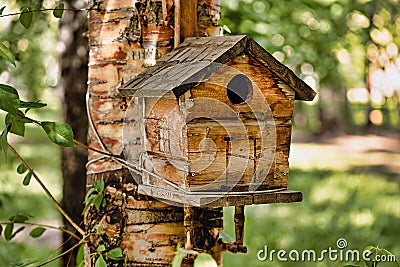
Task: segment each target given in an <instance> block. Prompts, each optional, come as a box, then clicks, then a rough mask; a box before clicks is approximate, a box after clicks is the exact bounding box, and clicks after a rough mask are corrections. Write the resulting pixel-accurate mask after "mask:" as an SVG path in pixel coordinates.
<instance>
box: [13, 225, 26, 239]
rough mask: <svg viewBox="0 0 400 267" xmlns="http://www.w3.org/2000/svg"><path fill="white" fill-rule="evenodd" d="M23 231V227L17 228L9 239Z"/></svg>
mask: <svg viewBox="0 0 400 267" xmlns="http://www.w3.org/2000/svg"><path fill="white" fill-rule="evenodd" d="M24 229H25V226H21V227H19V228H18V229H17V231H15V232H14V233H13V234H12V236H11V239H13V238H14V237H15V236H16V235H17V234H18V233H19V232H21V231H22V230H24Z"/></svg>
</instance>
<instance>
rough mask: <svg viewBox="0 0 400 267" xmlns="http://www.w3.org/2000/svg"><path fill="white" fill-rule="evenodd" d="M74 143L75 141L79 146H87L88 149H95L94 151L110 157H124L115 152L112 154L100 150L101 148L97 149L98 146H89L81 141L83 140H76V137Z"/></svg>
mask: <svg viewBox="0 0 400 267" xmlns="http://www.w3.org/2000/svg"><path fill="white" fill-rule="evenodd" d="M74 143H75V144H76V145H78V146H81V147H83V148H86V149H88V150H92V151H94V152H97V153H99V154H102V155H105V156H108V157H110V158H120V159H123V157H122V156H119V155H114V154H111V153H108V152H105V151H101V150H99V149H97V148H94V147H91V146H88V145H86V144H84V143H81V142H79V141H78V140H76V139H74Z"/></svg>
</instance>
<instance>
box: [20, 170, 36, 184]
mask: <svg viewBox="0 0 400 267" xmlns="http://www.w3.org/2000/svg"><path fill="white" fill-rule="evenodd" d="M32 174H33V172H32V171H29V172H28V173H27V174H26V175H25V178H24V180H23V181H22V184H23V185H25V186H28V185H29V183H30V182H31V178H32Z"/></svg>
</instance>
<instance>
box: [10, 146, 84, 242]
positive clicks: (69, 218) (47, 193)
mask: <svg viewBox="0 0 400 267" xmlns="http://www.w3.org/2000/svg"><path fill="white" fill-rule="evenodd" d="M7 145H8V148H9V149H10V150H11V152H13V153H14V155H15V156H16V157H17V158H18V159H19V160H20V161H21V162H22V164H24V166H25V167H26V168H27V169H28V170H29V171H30V172H31V173H32V176H33V177H34V178H35V180H36V181H37V182H38V183H39V185H40V187H42V189H43V190H44V192H45V193H46V195H47V196H48V197H49V198H50V200H51V202H53V204H54V205H55V206H56V208H57V209H58V211H59V212H60V213H61V214H62V216H64V218H65V219H66V220H67V221H68V222H69V223H70V224H71V225H72V227H73V228H74V229H75V230H76V231H78V232H79V233H80V234H81V235H82V236H84V235H85V231H84V230H82V228H80V227H79V225H77V224H76V223H75V222H74V221H73V220H72V219H71V217H70V216H69V215H68V214H67V213H66V212H65V210H64V209H63V208H62V207H61V205H60V203H58V201H57V200H56V199H55V198H54V197H53V195H52V194H51V192H50V191H49V190H48V189H47V187H46V186H45V185H44V184H43V182H42V181H41V180H40V178H39V177H38V176H37V174H36V173H35V172H34V171H33V169H32V168H31V166H29V164H28V163H27V162H26V161H25V160H24V159H23V158H22V157H21V155H20V154H19V153H18V152H17V151H16V150H15V149H14V147H13V146H12V145H10V144H9V143H7Z"/></svg>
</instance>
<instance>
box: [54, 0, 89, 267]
mask: <svg viewBox="0 0 400 267" xmlns="http://www.w3.org/2000/svg"><path fill="white" fill-rule="evenodd" d="M65 4H66V6H65V8H71V9H76V10H80V9H85V8H87V5H88V3H87V1H71V2H68V3H65ZM86 32H87V12H85V11H75V12H74V11H72V12H65V14H64V15H63V18H62V19H61V23H60V31H59V42H60V47H62V51H61V79H60V82H59V86H58V89H59V92H60V97H61V103H62V110H63V116H64V121H65V122H66V123H68V124H69V125H71V128H72V129H73V131H74V134H75V139H76V140H78V141H80V142H82V143H86V139H87V130H88V127H87V126H88V120H87V115H86V100H85V98H86V97H85V96H86V90H87V61H88V60H87V38H86V37H85V33H86ZM61 152H62V153H61V170H62V175H63V200H62V205H63V208H64V209H65V210H66V212H67V213H68V214H69V215H70V216H71V218H72V219H73V220H74V221H75V222H77V223H80V222H82V220H83V216H82V207H83V206H82V205H83V201H84V198H85V194H86V179H85V177H86V162H87V151H86V150H85V149H82V148H76V149H70V148H63V149H62V150H61ZM64 224H65V225H67V226H70V225H69V223H68V222H67V221H66V220H65V219H64ZM82 226H83V224H82ZM63 241H64V245H63V249H64V251H66V250H68V249H69V248H71V247H72V246H74V245H75V244H76V243H77V242H78V240H76V239H74V238H71V236H69V235H68V234H65V233H64V235H63ZM76 253H77V250H74V251H73V253H72V254H68V255H65V256H64V258H63V266H75V265H76V262H75V259H76Z"/></svg>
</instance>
